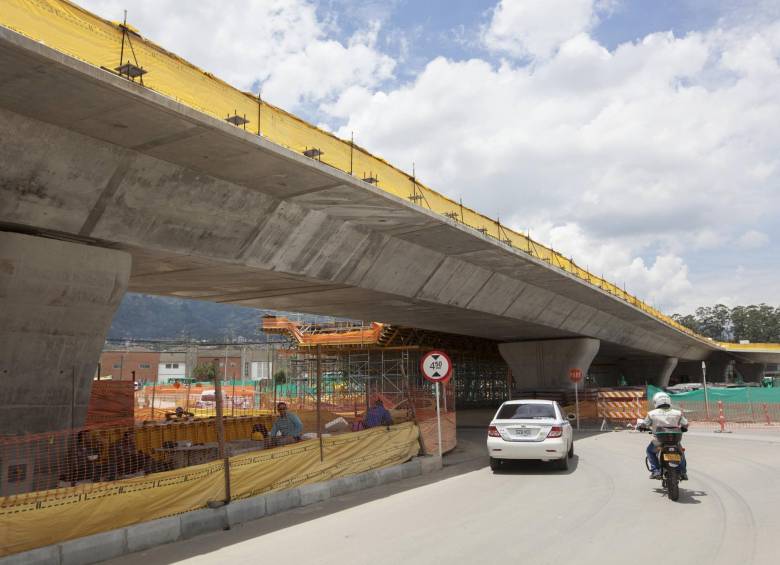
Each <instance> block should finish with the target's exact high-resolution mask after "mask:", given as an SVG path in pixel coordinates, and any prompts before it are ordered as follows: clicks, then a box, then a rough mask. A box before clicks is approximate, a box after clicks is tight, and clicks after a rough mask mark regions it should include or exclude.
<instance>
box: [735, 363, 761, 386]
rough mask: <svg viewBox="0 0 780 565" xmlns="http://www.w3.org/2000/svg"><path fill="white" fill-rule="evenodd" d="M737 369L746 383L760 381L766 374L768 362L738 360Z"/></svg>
mask: <svg viewBox="0 0 780 565" xmlns="http://www.w3.org/2000/svg"><path fill="white" fill-rule="evenodd" d="M735 369H736V371H737V373H739V374H740V375H741V376H742V380H743V381H745V382H746V383H757V382H760V381H761V377H763V376H764V370H765V369H766V364H764V363H739V362H737V364H736V367H735Z"/></svg>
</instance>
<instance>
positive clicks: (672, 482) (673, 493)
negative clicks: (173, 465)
mask: <svg viewBox="0 0 780 565" xmlns="http://www.w3.org/2000/svg"><path fill="white" fill-rule="evenodd" d="M667 473H668V474H667V477H666V490H667V492H668V493H669V500H672V501H677V499H679V498H680V474H679V473H678V471H677V469H669V470H668V471H667Z"/></svg>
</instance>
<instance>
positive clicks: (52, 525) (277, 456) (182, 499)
mask: <svg viewBox="0 0 780 565" xmlns="http://www.w3.org/2000/svg"><path fill="white" fill-rule="evenodd" d="M418 437H419V431H418V429H417V427H416V426H415V425H414V424H413V423H411V422H406V423H404V424H399V425H397V426H391V427H390V428H372V429H370V430H365V431H362V432H354V433H348V434H343V435H338V436H332V437H326V438H323V447H324V461H322V462H321V461H320V447H319V442H318V441H317V440H310V441H304V442H301V443H297V444H294V445H292V446H289V447H285V448H275V449H268V450H261V451H256V452H252V453H248V454H244V455H237V456H235V457H232V458H231V459H230V474H231V488H232V493H233V498H235V499H239V498H247V497H250V496H254V495H257V494H262V493H266V492H271V491H275V490H282V489H287V488H292V487H296V486H300V485H304V484H308V483H314V482H320V481H326V480H329V479H333V478H338V477H345V476H349V475H353V474H356V473H361V472H364V471H368V470H371V469H379V468H382V467H387V466H390V465H397V464H400V463H403V462H404V461H406V460H408V459H409V458H411V457H413V456H415V455H417V452H418V450H419V442H418ZM87 486H88V488H89V490H85V488H84V487H85V485H82V486H77V487H71V488H64V489H58V490H56V491H47V492H42V493H39V494H40V496H38V497H34V496H31V495H30V494H25V495H19V496H9V497H5V498H0V556H4V555H10V554H13V553H18V552H21V551H27V550H29V549H34V548H36V547H42V546H46V545H51V544H55V543H59V542H62V541H66V540H69V539H75V538H79V537H83V536H88V535H92V534H96V533H100V532H104V531H108V530H113V529H116V528H121V527H124V526H129V525H131V524H137V523H140V522H145V521H148V520H154V519H157V518H163V517H166V516H172V515H175V514H180V513H183V512H188V511H190V510H196V509H198V508H204V507H205V506H206V503H207V502H208V501H210V500H222V499H223V498H224V475H223V464H222V462H221V461H220V462H213V463H206V464H203V465H197V466H193V467H187V468H184V469H177V470H175V471H167V472H164V473H155V474H152V475H148V476H145V477H141V478H134V479H125V480H121V481H115V482H112V483H98V484H94V485H87Z"/></svg>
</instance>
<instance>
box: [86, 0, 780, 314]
mask: <svg viewBox="0 0 780 565" xmlns="http://www.w3.org/2000/svg"><path fill="white" fill-rule="evenodd" d="M82 4H83V5H84V6H85V7H87V8H88V9H92V10H93V11H95V12H97V13H98V14H100V15H101V16H103V17H107V18H110V19H118V18H119V17H120V16H121V13H122V9H123V8H127V9H128V10H129V18H130V22H131V23H132V24H133V25H135V26H136V27H138V28H139V29H140V30H141V32H142V33H143V34H144V35H146V36H147V37H149V38H151V39H152V40H154V41H157V42H158V43H160V44H161V45H163V46H164V47H165V48H167V49H170V50H172V51H174V52H176V53H177V54H179V55H181V56H183V57H185V58H186V59H188V60H190V61H192V62H193V63H195V64H197V65H199V66H200V67H202V68H204V69H206V70H208V71H210V72H212V73H214V74H216V75H217V76H219V77H221V78H223V79H225V80H227V81H228V82H230V83H232V84H234V85H235V86H237V87H239V88H242V89H253V90H258V89H260V88H262V92H263V97H264V98H265V99H267V100H269V101H271V102H273V103H275V104H278V105H280V106H282V107H283V108H285V109H287V110H290V111H292V112H295V113H297V114H299V115H301V116H303V117H305V118H307V119H309V120H310V121H313V122H314V123H317V124H318V125H320V126H321V127H323V128H326V129H329V130H332V131H334V132H335V133H336V134H337V135H341V136H343V137H348V136H349V135H350V133H351V132H353V131H354V132H355V136H356V140H357V141H358V143H360V144H361V145H363V146H364V147H366V148H368V149H369V150H371V151H373V152H375V153H377V154H379V155H381V156H383V157H385V158H387V159H388V160H390V161H391V162H393V163H394V164H396V165H397V166H400V167H401V168H404V169H409V168H410V165H411V163H412V162H415V163H416V165H417V173H418V177H419V178H421V179H422V180H423V182H425V183H426V184H428V185H429V186H431V187H433V188H435V189H437V190H439V191H441V192H443V193H445V194H447V195H448V196H451V197H453V198H463V201H464V202H465V203H467V204H469V205H471V206H472V207H474V208H476V209H478V210H480V211H482V212H483V213H486V214H488V215H491V216H496V215H498V214H500V216H501V219H502V221H503V222H506V223H508V224H509V225H511V226H512V227H514V228H517V229H519V230H523V231H526V230H530V231H531V233H532V235H533V236H535V237H536V238H538V239H539V240H541V241H542V242H544V243H547V244H551V245H553V246H554V247H555V248H556V249H560V250H561V251H562V252H564V253H565V254H567V255H572V256H574V258H575V259H576V260H577V261H578V262H580V263H581V264H583V265H587V266H589V267H590V268H591V269H592V270H593V271H594V272H596V273H599V274H601V273H603V274H604V275H605V276H607V277H608V278H611V279H612V280H614V281H615V282H618V283H623V282H625V284H626V286H627V287H628V290H629V291H632V292H634V293H635V294H637V295H638V296H640V297H642V298H644V299H646V300H648V301H649V302H651V303H653V304H655V305H657V306H659V307H661V308H662V309H664V310H666V311H668V312H674V311H681V312H688V311H691V310H692V309H693V308H695V307H696V306H697V305H701V304H712V303H715V302H725V303H727V304H739V303H743V304H744V303H750V302H769V303H772V304H775V305H778V304H780V296H778V290H777V289H778V288H779V286H778V284H777V283H776V281H777V280H780V254H779V253H778V251H777V249H778V241H779V240H780V228H779V227H778V225H780V224H779V223H778V221H777V218H778V217H779V216H780V128H777V124H778V123H780V1H778V0H633V1H632V0H469V1H466V0H449V1H443V0H426V1H419V0H418V1H413V0H384V1H378V0H364V1H359V0H320V1H318V2H316V1H314V0H231V1H225V2H223V3H221V4H219V5H217V4H215V3H213V2H205V1H203V2H198V1H193V2H189V3H187V8H188V9H182V4H181V3H180V2H178V1H177V0H83V2H82ZM238 19H240V21H241V22H242V25H240V26H237V25H236V21H237V20H238Z"/></svg>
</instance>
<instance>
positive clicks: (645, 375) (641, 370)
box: [619, 357, 678, 387]
mask: <svg viewBox="0 0 780 565" xmlns="http://www.w3.org/2000/svg"><path fill="white" fill-rule="evenodd" d="M677 361H678V359H677V357H665V358H657V359H637V360H625V361H621V362H620V363H619V367H620V372H621V373H622V374H623V375H624V376H625V377H626V380H627V381H628V384H630V385H632V386H644V385H645V384H651V385H655V386H658V387H664V386H668V385H669V379H670V377H671V376H672V373H673V372H674V370H675V368H677Z"/></svg>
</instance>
